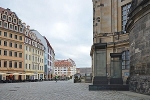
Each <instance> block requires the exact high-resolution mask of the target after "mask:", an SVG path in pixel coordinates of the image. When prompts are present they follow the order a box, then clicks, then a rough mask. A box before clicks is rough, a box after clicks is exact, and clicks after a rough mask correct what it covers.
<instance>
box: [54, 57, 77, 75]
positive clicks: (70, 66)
mask: <svg viewBox="0 0 150 100" xmlns="http://www.w3.org/2000/svg"><path fill="white" fill-rule="evenodd" d="M54 67H55V70H54V73H55V74H57V75H59V76H67V77H72V76H73V75H74V74H76V64H75V62H74V61H73V60H72V59H70V58H69V59H67V60H55V61H54Z"/></svg>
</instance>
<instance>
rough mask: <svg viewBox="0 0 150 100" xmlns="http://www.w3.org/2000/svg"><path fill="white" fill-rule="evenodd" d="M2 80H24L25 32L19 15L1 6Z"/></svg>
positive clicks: (0, 49) (0, 54)
mask: <svg viewBox="0 0 150 100" xmlns="http://www.w3.org/2000/svg"><path fill="white" fill-rule="evenodd" d="M0 80H24V34H23V26H22V23H21V20H20V19H19V18H18V17H17V15H16V14H15V13H14V12H12V11H10V9H4V8H1V7H0Z"/></svg>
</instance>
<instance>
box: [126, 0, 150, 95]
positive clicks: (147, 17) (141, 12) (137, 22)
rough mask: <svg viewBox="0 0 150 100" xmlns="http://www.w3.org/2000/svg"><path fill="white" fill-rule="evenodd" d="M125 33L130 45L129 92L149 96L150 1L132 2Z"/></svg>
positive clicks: (139, 0) (136, 0)
mask: <svg viewBox="0 0 150 100" xmlns="http://www.w3.org/2000/svg"><path fill="white" fill-rule="evenodd" d="M128 17H129V19H128V22H127V25H126V31H127V32H129V44H130V60H131V63H130V83H129V89H130V91H134V92H138V93H143V94H149V95H150V60H149V59H150V0H132V5H131V9H130V12H129V15H128Z"/></svg>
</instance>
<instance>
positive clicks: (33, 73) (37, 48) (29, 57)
mask: <svg viewBox="0 0 150 100" xmlns="http://www.w3.org/2000/svg"><path fill="white" fill-rule="evenodd" d="M24 35H25V49H24V50H25V73H26V80H35V79H38V80H39V79H44V49H45V48H44V45H43V44H42V42H41V39H39V38H38V37H37V36H36V34H35V33H34V32H32V31H31V30H30V27H29V26H27V27H26V28H25V34H24Z"/></svg>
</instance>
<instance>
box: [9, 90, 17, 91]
mask: <svg viewBox="0 0 150 100" xmlns="http://www.w3.org/2000/svg"><path fill="white" fill-rule="evenodd" d="M9 91H17V90H9Z"/></svg>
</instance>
